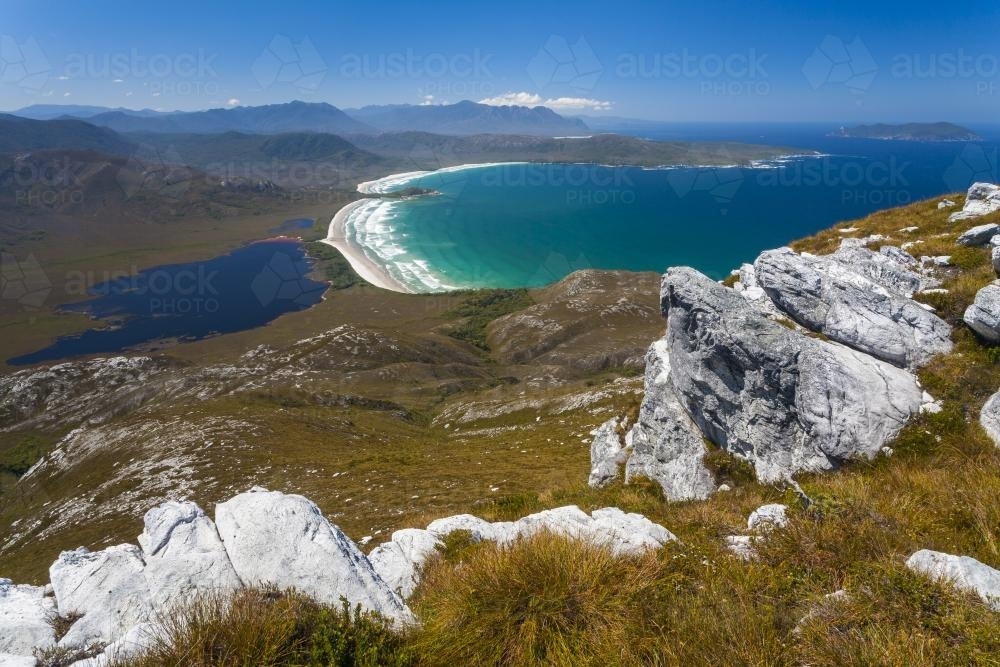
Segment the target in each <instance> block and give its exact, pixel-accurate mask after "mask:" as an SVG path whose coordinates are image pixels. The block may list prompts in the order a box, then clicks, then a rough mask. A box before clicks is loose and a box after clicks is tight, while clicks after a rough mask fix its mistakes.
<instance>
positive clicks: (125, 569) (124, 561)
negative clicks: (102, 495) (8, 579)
mask: <svg viewBox="0 0 1000 667" xmlns="http://www.w3.org/2000/svg"><path fill="white" fill-rule="evenodd" d="M144 567H145V563H144V562H143V560H142V553H141V552H140V551H139V548H138V547H136V546H134V545H132V544H121V545H118V546H114V547H108V548H107V549H104V550H103V551H96V552H91V551H88V550H87V549H85V548H83V547H81V548H79V549H76V550H75V551H64V552H62V554H60V555H59V558H58V559H57V560H56V562H54V563H53V564H52V566H51V567H50V568H49V577H50V579H51V581H52V588H53V589H54V590H55V594H56V603H57V605H58V607H59V614H60V615H61V616H75V615H81V616H80V619H79V620H78V621H76V622H75V623H74V624H73V625H72V626H71V627H70V629H69V631H68V632H67V633H66V634H65V635H64V636H63V638H62V639H60V640H59V645H60V646H66V647H74V646H87V645H90V644H92V643H95V642H100V643H104V644H110V643H111V642H114V641H116V640H118V639H120V638H121V637H122V636H124V635H125V633H126V632H127V631H128V630H129V628H132V627H133V626H136V625H139V624H140V623H144V622H146V621H148V620H149V619H150V618H151V617H152V616H151V614H152V608H151V607H150V603H149V600H150V593H149V587H148V585H147V584H146V577H145V575H144V574H143V569H144Z"/></svg>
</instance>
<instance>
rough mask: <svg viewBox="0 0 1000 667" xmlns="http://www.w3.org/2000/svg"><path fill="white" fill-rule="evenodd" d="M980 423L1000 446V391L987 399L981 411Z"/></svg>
mask: <svg viewBox="0 0 1000 667" xmlns="http://www.w3.org/2000/svg"><path fill="white" fill-rule="evenodd" d="M979 423H980V425H981V426H982V427H983V430H984V431H986V435H988V436H990V439H991V440H993V442H994V444H996V446H997V447H1000V391H998V392H997V393H995V394H993V395H992V396H990V397H989V398H988V399H986V403H984V404H983V409H982V410H980V411H979Z"/></svg>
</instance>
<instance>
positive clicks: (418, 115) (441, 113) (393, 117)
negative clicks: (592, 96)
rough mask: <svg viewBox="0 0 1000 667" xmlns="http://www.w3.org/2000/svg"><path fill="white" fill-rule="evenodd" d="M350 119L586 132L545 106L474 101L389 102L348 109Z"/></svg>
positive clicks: (430, 128)
mask: <svg viewBox="0 0 1000 667" xmlns="http://www.w3.org/2000/svg"><path fill="white" fill-rule="evenodd" d="M347 113H348V114H349V115H351V116H352V117H353V118H355V119H357V120H359V121H361V122H364V123H367V124H368V125H372V126H374V127H376V128H378V129H379V130H381V131H382V132H432V133H435V134H451V135H466V134H521V135H536V136H546V137H553V136H563V135H567V136H568V135H579V134H586V133H587V132H588V131H589V130H588V128H587V125H586V124H585V123H584V122H583V121H581V120H580V119H578V118H566V117H564V116H560V115H559V114H557V113H556V112H555V111H552V110H551V109H548V108H546V107H533V108H532V107H519V106H502V107H496V106H489V105H486V104H477V103H476V102H469V101H464V102H458V103H457V104H443V105H429V106H416V105H412V104H393V105H388V106H367V107H362V108H360V109H348V110H347Z"/></svg>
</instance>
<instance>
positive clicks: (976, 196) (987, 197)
mask: <svg viewBox="0 0 1000 667" xmlns="http://www.w3.org/2000/svg"><path fill="white" fill-rule="evenodd" d="M998 210H1000V185H994V184H993V183H973V184H972V186H971V187H970V188H969V191H968V193H967V194H966V196H965V205H964V206H962V210H961V211H956V212H955V213H952V214H951V215H950V216H948V222H955V221H956V220H968V219H969V218H978V217H980V216H983V215H988V214H990V213H992V212H994V211H998Z"/></svg>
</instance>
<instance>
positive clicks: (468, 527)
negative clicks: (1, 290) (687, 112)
mask: <svg viewBox="0 0 1000 667" xmlns="http://www.w3.org/2000/svg"><path fill="white" fill-rule="evenodd" d="M998 274H1000V188H998V187H997V186H991V185H988V184H978V185H976V186H974V187H973V188H972V189H970V191H969V192H968V194H967V195H964V196H956V197H952V198H951V199H950V200H943V201H931V202H922V203H918V204H914V205H912V206H910V207H906V208H903V209H896V210H892V211H884V212H880V213H877V214H874V215H872V216H869V217H868V218H865V219H863V220H858V221H853V222H847V223H843V224H841V225H838V226H837V227H835V228H833V229H831V230H828V231H826V232H823V233H821V234H818V235H817V236H815V237H812V238H809V239H803V240H801V241H798V242H796V243H794V244H792V246H791V247H790V248H782V249H776V250H771V251H767V252H764V253H762V254H761V255H760V256H759V257H758V258H757V259H756V260H755V261H754V262H753V263H752V264H747V265H744V266H743V267H740V268H739V269H738V270H737V271H736V272H734V275H733V276H732V277H731V278H730V279H728V280H726V281H724V283H721V284H720V283H716V282H714V281H712V280H710V279H708V278H707V277H705V276H703V275H700V274H698V273H697V272H695V271H693V270H691V269H687V268H683V267H679V268H672V269H670V270H668V271H667V273H666V274H665V275H664V276H663V278H662V281H661V284H660V290H659V309H657V308H655V305H654V303H655V295H656V287H655V278H653V277H648V276H645V277H635V276H632V277H630V276H629V274H606V273H599V272H585V273H582V274H574V275H573V276H570V277H569V278H567V279H566V280H564V281H562V282H561V283H559V284H557V285H555V286H553V287H551V288H549V289H547V290H537V291H534V292H532V293H531V294H530V295H529V296H530V300H528V301H526V302H521V301H518V300H513V301H511V302H512V303H517V304H518V305H517V307H516V309H515V310H513V311H512V312H506V313H500V312H497V311H495V310H490V309H488V304H489V303H490V302H491V300H490V299H483V298H482V297H477V296H475V295H472V296H469V295H449V296H446V297H433V299H437V300H436V301H429V300H424V299H423V298H421V297H411V296H406V295H396V296H390V297H386V299H387V300H385V301H381V302H379V303H378V305H377V306H373V307H372V308H371V309H372V312H370V313H369V314H367V315H366V316H365V317H364V318H363V320H364V321H360V320H356V321H355V322H353V323H352V324H344V323H341V324H339V325H338V326H335V327H332V328H326V327H322V326H321V323H322V322H323V321H326V320H324V319H323V318H325V317H327V315H325V314H324V313H325V312H326V311H325V310H323V309H322V308H320V309H318V310H317V311H316V312H315V313H313V314H312V317H313V318H316V321H313V322H312V323H311V324H310V325H309V326H311V327H319V328H320V331H319V332H318V333H314V334H312V335H310V336H309V337H305V338H303V337H302V331H301V329H300V328H298V327H297V326H291V327H288V326H286V327H282V326H281V325H280V324H279V325H278V326H276V327H274V328H273V329H272V330H271V331H269V332H267V333H266V336H267V338H269V339H270V342H269V343H266V344H261V345H256V346H251V348H250V351H249V352H246V353H244V354H242V355H240V356H238V357H232V358H223V359H219V358H217V357H216V356H215V355H214V354H213V351H217V350H219V349H220V345H221V344H222V341H209V342H205V343H202V344H199V345H195V346H192V347H186V346H183V347H181V348H178V349H177V351H174V352H172V354H171V355H169V356H162V357H130V358H122V359H114V360H104V359H102V360H91V361H82V362H74V363H70V364H61V365H57V366H53V367H46V368H40V369H32V370H29V371H22V372H20V373H17V374H13V375H10V376H7V377H5V378H3V379H2V380H0V416H2V418H3V422H2V424H3V426H2V427H3V428H4V429H5V433H7V434H17V436H18V437H19V438H22V442H28V443H29V445H30V444H31V443H35V445H34V446H37V447H38V448H39V449H41V450H45V451H44V452H43V455H42V457H41V459H40V460H39V461H38V462H37V463H35V464H34V465H33V466H32V467H31V469H30V470H29V471H28V472H27V473H26V474H24V475H23V476H22V477H21V478H20V480H19V481H18V482H17V483H16V484H15V485H14V486H13V487H12V489H10V490H5V494H4V508H3V512H2V519H3V521H4V522H5V528H6V530H5V533H4V534H6V535H9V537H8V538H7V539H6V540H5V542H4V543H3V544H2V545H0V554H2V555H3V558H4V567H5V568H6V570H5V572H4V575H5V576H11V578H12V579H14V580H16V581H18V582H23V584H22V585H20V586H15V585H13V584H10V583H7V584H4V585H3V588H2V597H0V605H2V604H8V605H13V606H11V607H7V608H8V609H15V610H17V613H16V614H15V613H10V614H8V617H9V618H27V619H28V621H26V622H25V625H24V626H23V627H30V628H32V632H35V633H37V636H38V637H40V640H39V641H41V642H43V643H45V642H48V644H52V643H55V642H59V643H60V644H61V645H62V646H63V647H64V648H70V647H71V646H76V647H79V646H83V645H84V644H87V643H91V644H95V645H96V648H92V649H91V650H90V653H95V652H97V651H100V650H102V649H104V648H105V645H109V644H110V645H111V649H112V651H117V650H126V649H127V650H130V651H141V649H143V648H144V647H145V648H149V647H150V646H151V645H152V644H150V642H149V637H150V636H153V635H155V634H156V632H157V630H156V628H155V623H154V624H153V626H154V627H152V628H151V627H150V626H149V625H147V623H148V617H149V615H148V614H147V615H145V616H144V615H143V613H141V612H142V610H143V609H147V610H155V609H156V607H157V605H161V604H165V602H164V601H169V600H170V599H176V597H177V596H180V597H181V598H183V597H184V596H185V595H187V594H189V593H190V592H198V590H199V587H200V585H201V584H202V583H204V581H206V580H207V579H205V578H201V576H200V575H193V574H192V573H193V572H206V571H211V572H214V573H216V574H217V575H218V576H217V577H216V575H213V578H208V579H211V581H216V580H218V581H219V582H221V583H220V584H219V586H217V587H216V586H214V585H213V586H212V587H213V588H218V589H220V590H235V589H237V588H239V587H240V586H243V585H250V586H258V585H274V586H277V587H279V588H281V587H287V586H291V587H294V588H297V589H299V590H301V591H304V592H306V593H308V594H309V595H311V596H313V597H315V598H317V599H319V600H320V601H323V602H336V600H337V599H338V598H339V596H341V595H343V596H344V597H346V598H347V599H348V600H350V601H351V602H357V603H359V604H361V605H362V607H364V608H367V609H370V610H373V611H376V612H379V613H381V614H383V615H385V616H386V617H388V618H390V619H395V621H396V623H397V626H395V627H396V630H395V632H399V633H400V634H399V638H400V639H399V641H401V642H403V643H404V644H405V645H407V646H409V647H411V648H412V650H413V653H412V654H410V655H411V657H412V656H416V657H412V662H408V663H404V664H444V663H450V664H455V663H459V664H480V663H484V662H491V661H495V660H496V656H497V655H504V656H508V658H507V659H505V661H506V662H509V663H513V664H532V663H538V662H545V661H548V662H554V663H561V664H651V663H653V664H655V663H665V664H718V663H722V664H736V663H742V664H746V663H749V664H764V663H766V664H778V665H784V664H789V665H791V664H878V663H888V664H989V663H990V662H991V661H992V660H993V658H994V657H995V655H996V654H997V651H1000V643H998V640H997V634H996V627H997V622H998V618H1000V617H998V616H997V614H998V613H1000V608H998V607H997V599H998V595H1000V571H998V569H997V566H998V565H1000V550H998V546H997V545H998V544H1000V533H998V526H1000V473H998V470H1000V447H998V443H1000V439H998V436H1000V393H998V389H1000V354H998V353H997V347H996V342H997V341H1000V306H998V305H997V304H1000V297H998V294H1000V281H997V280H996V276H997V275H998ZM373 294H374V293H373V292H371V291H364V290H362V291H360V293H359V294H358V295H357V297H354V296H351V295H350V294H348V296H346V297H345V299H346V302H345V303H341V304H339V305H337V304H336V303H335V302H336V300H337V299H336V298H334V299H333V300H332V301H333V302H332V303H330V304H328V305H326V304H325V305H324V307H325V308H326V309H329V310H330V313H329V315H331V316H332V315H333V314H334V313H336V314H338V315H339V314H342V313H345V312H355V313H358V312H360V309H358V308H357V303H358V302H354V301H352V299H354V298H359V299H362V300H364V299H367V300H371V298H372V295H373ZM416 303H420V304H422V305H423V309H424V310H423V313H422V314H421V315H417V314H415V313H414V311H413V310H412V309H410V310H407V308H412V306H411V304H416ZM428 304H431V305H428ZM476 308H487V310H485V311H482V314H481V315H480V316H477V315H476V312H477V311H476ZM657 310H659V311H660V312H659V313H658V312H657ZM383 311H385V312H383ZM485 313H489V314H488V315H487V314H485ZM660 314H662V315H663V316H664V317H665V318H666V333H665V334H664V329H663V323H662V320H660V318H659V316H660ZM355 317H356V318H357V317H358V315H355ZM401 321H406V322H407V326H405V327H403V326H400V322H401ZM293 334H297V336H293ZM260 335H265V334H261V333H257V334H253V335H250V334H248V335H246V336H244V338H242V339H240V341H242V342H244V343H246V342H247V341H249V340H250V339H253V340H254V341H255V342H256V341H258V340H259V338H256V336H260ZM650 341H653V343H652V345H651V346H650V345H649V343H650ZM238 342H239V341H237V339H235V338H233V339H229V340H228V341H226V344H228V345H229V346H232V345H234V344H237V343H238ZM643 358H644V360H645V363H644V364H643ZM208 359H211V361H210V362H209V361H208ZM643 365H644V366H645V377H644V378H640V377H638V371H639V370H640V369H641V368H642V367H643ZM98 387H100V390H99V391H96V392H95V389H96V388H98ZM46 442H48V443H51V446H50V447H46V446H45V443H46ZM588 464H589V466H590V476H589V479H588V477H587V470H588ZM588 482H589V484H588ZM254 484H260V485H263V486H267V487H269V488H276V489H281V491H282V492H284V493H277V492H265V491H263V490H261V489H258V490H254V491H252V492H250V493H241V492H244V491H245V490H246V489H247V488H249V487H250V486H252V485H254ZM287 494H302V495H287ZM303 495H304V496H305V497H309V498H312V499H313V500H315V501H316V502H315V504H313V503H312V502H310V501H308V500H306V499H305V498H304V497H302V496H303ZM194 503H197V505H195V504H194ZM200 507H205V508H206V509H208V508H214V516H215V521H214V522H213V521H211V520H209V519H208V518H207V515H206V514H205V513H204V512H202V510H201V509H200ZM150 508H154V509H152V511H149V510H150ZM462 513H466V514H462ZM640 515H641V516H640ZM748 515H749V518H747V517H748ZM143 516H144V519H143ZM324 516H325V517H328V519H327V518H324ZM442 517H446V518H444V519H442ZM331 522H332V523H331ZM143 524H144V525H145V529H144V531H143V533H142V535H141V536H140V538H139V546H138V547H135V546H130V545H124V546H110V545H115V544H120V543H122V542H129V543H130V542H131V540H132V536H134V535H135V534H136V532H137V531H139V530H141V529H142V526H143ZM333 524H336V526H335V525H333ZM338 526H339V527H338ZM415 526H426V528H415ZM399 529H402V530H399ZM393 531H395V532H393ZM453 533H456V535H453ZM390 534H391V539H389V540H388V541H386V539H385V536H388V535H390ZM544 535H554V536H555V537H556V538H558V539H557V541H556V542H551V541H545V539H547V538H544ZM349 536H350V537H349ZM539 536H543V537H542V538H540V537H539ZM351 537H353V538H354V539H355V540H357V542H354V541H353V540H352V539H351ZM558 540H564V541H568V542H567V543H568V544H570V546H568V547H566V546H559V545H560V544H561V543H560V542H559V541H558ZM374 544H378V545H379V546H377V547H375V548H373V549H371V550H370V551H368V553H367V554H366V553H365V551H366V550H368V549H370V548H371V547H370V545H374ZM81 545H84V546H86V547H87V548H88V549H92V550H94V551H93V552H88V551H85V550H84V551H80V550H74V549H75V548H76V547H78V546H81ZM262 545H267V547H266V548H264V547H263V546H262ZM523 545H528V546H529V547H530V549H532V550H534V553H533V554H532V553H530V552H528V553H522V551H523V549H522V546H523ZM630 545H633V546H635V547H636V548H632V546H630ZM109 546H110V548H107V549H105V547H109ZM99 549H101V550H100V551H98V550H99ZM60 550H63V552H62V553H61V554H60V553H59V552H60ZM53 561H55V562H54V564H53V565H52V566H51V567H50V568H48V570H46V569H45V568H46V567H48V565H49V563H52V562H53ZM533 562H537V563H541V564H544V567H538V568H535V567H533V566H532V563H533ZM204 568H208V569H207V570H206V569H204ZM165 572H166V573H169V574H164V573H165ZM227 573H228V574H227ZM234 574H235V578H234ZM236 579H238V580H239V583H238V584H237V583H236ZM93 581H105V582H118V583H115V585H114V586H111V587H110V590H111V591H113V592H105V589H104V588H102V589H101V590H96V589H95V590H94V591H93V592H92V594H86V595H82V594H81V595H82V597H80V596H78V597H76V598H75V597H74V594H73V591H78V590H83V591H86V590H88V589H87V588H86V586H88V585H89V584H88V583H86V582H93ZM46 582H51V586H52V588H51V589H46V588H44V587H42V586H44V585H45V584H46ZM226 582H228V583H226ZM119 583H120V585H119ZM29 584H30V585H35V586H39V587H37V588H33V587H32V586H30V585H29ZM526 600H530V601H534V602H533V603H532V604H527V605H526V604H525V601H526ZM548 600H551V601H554V602H553V604H552V605H548V604H545V603H544V601H548ZM568 600H572V601H573V602H574V604H572V605H570V604H567V601H568ZM136 610H138V612H136ZM126 611H128V612H129V613H134V615H132V616H129V617H128V618H125V617H124V615H125V613H126ZM57 613H58V614H59V615H61V616H62V618H63V621H61V622H59V623H57V624H56V626H57V628H58V632H56V631H55V630H53V631H51V632H50V631H49V630H47V629H46V628H47V627H48V626H47V625H45V624H43V623H41V620H42V619H44V618H50V617H52V616H53V615H54V614H57ZM2 616H3V614H2V613H0V617H2ZM32 619H33V620H32ZM102 619H104V620H102ZM105 621H107V622H105ZM414 621H415V622H414ZM9 627H13V626H9ZM17 627H22V626H17ZM67 628H68V630H67ZM136 628H139V630H136ZM143 633H145V634H143ZM150 633H151V634H150ZM0 636H8V637H9V636H13V633H12V632H11V631H7V632H6V634H4V631H3V629H2V627H0ZM178 636H179V635H178ZM67 637H68V638H69V639H67ZM143 637H145V641H144V640H143ZM691 637H698V638H699V641H697V642H692V641H691V640H690V638H691ZM176 638H177V636H175V637H174V639H176ZM172 641H173V640H172ZM153 644H155V642H153ZM13 646H14V645H13V643H12V642H10V641H8V646H7V647H0V650H9V651H11V652H13V653H18V654H20V655H22V656H25V655H26V653H25V651H26V650H27V648H30V647H26V645H25V644H24V643H19V644H18V645H17V647H16V650H13V649H12V648H11V647H13ZM157 646H158V647H159V648H157V650H159V649H162V648H164V647H163V646H160V645H157ZM26 659H30V658H26ZM130 659H131V658H130ZM12 664H21V663H12ZM23 664H33V662H31V663H29V662H24V663H23ZM85 664H88V665H89V664H92V663H85ZM149 664H155V663H149ZM274 664H283V663H274Z"/></svg>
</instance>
